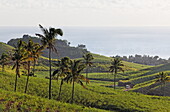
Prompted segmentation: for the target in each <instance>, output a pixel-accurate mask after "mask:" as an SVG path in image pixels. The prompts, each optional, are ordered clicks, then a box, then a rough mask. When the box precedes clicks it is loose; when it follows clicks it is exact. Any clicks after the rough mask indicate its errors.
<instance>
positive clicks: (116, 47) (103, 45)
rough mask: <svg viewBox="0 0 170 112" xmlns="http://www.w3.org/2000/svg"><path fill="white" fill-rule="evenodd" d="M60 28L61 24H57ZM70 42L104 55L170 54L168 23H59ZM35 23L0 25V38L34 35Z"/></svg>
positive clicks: (65, 37) (35, 30)
mask: <svg viewBox="0 0 170 112" xmlns="http://www.w3.org/2000/svg"><path fill="white" fill-rule="evenodd" d="M61 28H62V27H61ZM62 29H63V31H64V36H63V37H60V39H66V40H68V41H69V42H71V45H74V46H77V45H78V44H85V45H86V46H87V49H88V50H89V51H91V52H94V53H98V54H102V55H105V56H115V55H120V56H128V55H135V54H141V55H151V56H155V55H158V56H160V57H162V58H166V59H167V58H169V57H170V52H169V51H170V44H169V43H170V38H169V37H170V27H168V26H167V27H63V28H62ZM39 32H41V31H40V30H39V28H38V27H2V26H1V27H0V41H1V42H7V41H9V40H10V39H12V38H20V37H22V36H23V35H24V34H29V35H32V36H34V34H35V33H39Z"/></svg>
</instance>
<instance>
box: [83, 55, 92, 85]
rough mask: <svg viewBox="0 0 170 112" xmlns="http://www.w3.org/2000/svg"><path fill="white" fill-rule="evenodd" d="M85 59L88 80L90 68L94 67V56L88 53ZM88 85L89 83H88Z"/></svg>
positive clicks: (84, 56)
mask: <svg viewBox="0 0 170 112" xmlns="http://www.w3.org/2000/svg"><path fill="white" fill-rule="evenodd" d="M83 58H84V60H85V65H86V67H87V68H86V78H88V68H89V67H91V66H92V62H91V61H92V60H93V59H94V58H93V55H92V54H91V53H87V54H85V55H83ZM86 85H87V82H86Z"/></svg>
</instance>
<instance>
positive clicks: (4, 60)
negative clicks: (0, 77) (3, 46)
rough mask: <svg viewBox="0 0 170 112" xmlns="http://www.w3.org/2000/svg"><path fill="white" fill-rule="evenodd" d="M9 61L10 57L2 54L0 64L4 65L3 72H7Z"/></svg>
mask: <svg viewBox="0 0 170 112" xmlns="http://www.w3.org/2000/svg"><path fill="white" fill-rule="evenodd" d="M8 60H9V56H8V55H7V54H6V53H2V55H1V57H0V64H1V65H2V72H3V71H4V70H5V65H6V64H7V62H8Z"/></svg>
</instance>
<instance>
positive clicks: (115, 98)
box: [0, 70, 170, 112]
mask: <svg viewBox="0 0 170 112" xmlns="http://www.w3.org/2000/svg"><path fill="white" fill-rule="evenodd" d="M93 75H97V73H96V74H90V75H89V76H93ZM98 75H99V76H101V75H102V74H98ZM138 75H139V74H138ZM138 75H137V76H138ZM14 79H15V74H14V73H13V72H12V71H10V70H7V72H5V73H2V72H1V73H0V88H1V89H0V92H1V93H2V94H1V95H0V98H1V99H5V101H4V102H3V103H2V104H1V109H5V108H6V105H7V104H8V103H9V101H13V100H15V102H16V103H14V104H13V106H12V107H11V109H13V110H15V109H17V105H20V104H19V102H22V101H26V102H22V103H24V104H22V105H21V106H22V109H23V110H24V109H29V107H31V108H32V109H33V110H34V111H35V110H36V109H37V108H38V107H39V106H41V107H42V108H41V111H44V110H46V109H48V108H50V109H51V111H53V110H57V109H58V110H60V111H65V110H69V109H70V111H89V110H88V109H89V108H90V109H91V108H98V109H103V110H96V109H94V110H93V109H92V110H93V111H104V110H110V111H118V112H134V111H137V112H165V111H169V110H170V98H169V97H161V96H149V95H143V94H140V93H135V92H131V91H124V89H122V88H118V89H117V90H113V88H112V87H110V86H109V85H112V84H113V82H110V81H100V80H91V81H90V84H88V85H87V86H86V88H83V87H81V86H80V85H77V84H76V86H75V97H74V98H75V99H74V103H75V104H74V105H71V104H66V103H63V102H68V101H69V99H70V98H71V96H70V94H71V87H72V86H71V85H70V84H66V83H64V85H63V89H62V96H61V101H62V102H57V101H55V100H56V99H57V94H58V88H59V83H60V81H59V82H57V81H53V89H52V91H53V100H50V101H49V100H48V99H47V97H48V94H47V93H48V89H47V88H48V80H47V79H44V78H39V77H30V82H29V88H28V95H25V94H22V93H23V92H24V86H25V81H26V77H25V76H22V77H21V78H19V81H18V87H17V91H18V92H17V93H13V92H12V91H13V87H14ZM6 94H7V95H6ZM29 95H31V96H29ZM5 96H6V97H5ZM9 96H10V97H9ZM16 97H19V98H18V99H16ZM26 99H28V100H26ZM33 102H36V103H33ZM51 103H53V105H50V104H51ZM43 104H44V105H43ZM29 105H31V106H29ZM42 105H43V106H42ZM58 105H60V106H58ZM77 105H79V106H77ZM82 106H83V107H82ZM63 107H64V109H63ZM90 111H91V110H90Z"/></svg>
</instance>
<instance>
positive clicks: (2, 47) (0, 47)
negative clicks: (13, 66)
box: [0, 42, 13, 56]
mask: <svg viewBox="0 0 170 112" xmlns="http://www.w3.org/2000/svg"><path fill="white" fill-rule="evenodd" d="M12 49H13V47H12V46H10V45H7V44H5V43H3V42H0V56H1V55H2V53H4V52H8V51H11V50H12Z"/></svg>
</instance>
